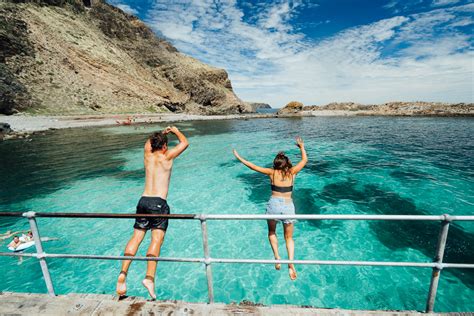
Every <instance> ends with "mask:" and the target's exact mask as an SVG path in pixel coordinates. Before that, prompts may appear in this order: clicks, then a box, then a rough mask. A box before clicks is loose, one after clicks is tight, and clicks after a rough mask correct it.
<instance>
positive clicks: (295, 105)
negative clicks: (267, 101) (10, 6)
mask: <svg viewBox="0 0 474 316" xmlns="http://www.w3.org/2000/svg"><path fill="white" fill-rule="evenodd" d="M303 106H304V105H303V103H301V102H298V101H291V102H289V103H288V104H287V105H285V106H284V107H282V108H281V109H280V110H278V112H277V114H278V115H288V114H298V113H299V112H300V111H302V110H303Z"/></svg>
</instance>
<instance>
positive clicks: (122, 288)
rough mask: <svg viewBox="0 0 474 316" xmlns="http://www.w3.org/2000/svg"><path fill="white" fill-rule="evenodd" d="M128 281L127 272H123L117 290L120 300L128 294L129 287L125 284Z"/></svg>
mask: <svg viewBox="0 0 474 316" xmlns="http://www.w3.org/2000/svg"><path fill="white" fill-rule="evenodd" d="M126 279H127V273H126V272H125V271H121V272H120V274H119V277H118V280H117V290H116V291H117V295H118V296H119V298H120V297H122V296H125V294H127V285H126V284H125V280H126Z"/></svg>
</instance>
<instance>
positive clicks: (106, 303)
mask: <svg viewBox="0 0 474 316" xmlns="http://www.w3.org/2000/svg"><path fill="white" fill-rule="evenodd" d="M0 315H2V316H3V315H5V316H6V315H41V316H48V315H180V316H185V315H193V316H199V315H212V316H221V315H291V316H300V315H301V316H307V315H321V316H323V315H324V316H362V315H369V316H376V315H377V316H378V315H380V316H389V315H390V316H401V315H406V316H412V315H420V316H421V315H452V316H455V315H456V316H461V315H474V313H443V314H437V313H434V314H425V313H419V312H412V311H356V310H341V309H320V308H306V307H298V306H291V305H275V306H252V305H250V304H244V305H242V304H241V305H233V304H231V305H226V304H210V305H209V304H204V303H186V302H182V301H155V302H152V301H147V300H145V299H144V298H141V297H128V298H126V299H124V300H121V301H117V299H116V298H115V297H114V296H112V295H103V294H68V295H60V296H56V297H50V296H48V295H46V294H29V293H10V292H4V293H0Z"/></svg>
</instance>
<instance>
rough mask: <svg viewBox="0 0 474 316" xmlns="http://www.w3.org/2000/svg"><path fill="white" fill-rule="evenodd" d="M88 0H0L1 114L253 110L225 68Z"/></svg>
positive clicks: (115, 10) (117, 11) (97, 1)
mask: <svg viewBox="0 0 474 316" xmlns="http://www.w3.org/2000/svg"><path fill="white" fill-rule="evenodd" d="M84 4H86V5H84ZM88 5H89V1H81V0H30V1H28V0H11V1H2V2H0V113H2V114H13V113H17V112H27V113H41V114H90V113H139V112H141V113H144V112H145V113H146V112H170V111H171V112H190V113H202V114H226V113H243V112H252V107H251V106H250V105H249V104H247V103H245V102H243V101H241V100H240V99H239V98H238V97H237V96H236V95H235V94H234V92H233V90H232V85H231V82H230V80H229V78H228V75H227V72H226V71H225V70H223V69H217V68H214V67H211V66H208V65H206V64H203V63H201V62H199V61H198V60H196V59H193V58H191V57H188V56H185V55H183V54H181V53H180V52H178V51H177V50H176V48H174V47H173V46H172V45H171V44H169V43H168V42H166V41H165V40H163V39H160V38H158V37H156V35H155V34H154V33H153V32H152V31H151V30H150V29H149V28H148V27H146V26H145V25H144V24H143V22H141V21H140V20H138V19H137V18H136V17H134V16H131V15H129V14H126V13H124V12H123V11H121V10H120V9H118V8H115V7H113V6H111V5H109V4H107V3H105V2H104V1H103V0H93V1H92V3H91V5H90V7H89V6H88Z"/></svg>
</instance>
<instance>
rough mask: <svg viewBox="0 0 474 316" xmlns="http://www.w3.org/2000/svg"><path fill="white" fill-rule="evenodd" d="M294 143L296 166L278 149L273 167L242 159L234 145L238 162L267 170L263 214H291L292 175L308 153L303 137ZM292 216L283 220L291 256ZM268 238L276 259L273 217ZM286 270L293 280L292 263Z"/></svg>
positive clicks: (303, 164) (292, 210)
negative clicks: (268, 191)
mask: <svg viewBox="0 0 474 316" xmlns="http://www.w3.org/2000/svg"><path fill="white" fill-rule="evenodd" d="M296 145H297V146H298V147H299V148H300V151H301V161H300V162H298V164H296V165H295V166H293V165H292V164H291V161H290V159H289V158H288V157H287V156H286V155H285V153H283V152H279V153H278V154H277V155H276V157H275V159H274V160H273V168H263V167H259V166H257V165H255V164H253V163H251V162H250V161H247V160H245V159H244V158H242V157H240V155H239V154H238V153H237V151H236V150H235V149H234V151H233V152H234V155H235V157H237V159H238V160H240V162H242V163H243V164H244V165H246V166H247V167H249V168H250V169H252V170H255V171H257V172H260V173H263V174H266V175H267V176H268V177H269V178H270V184H271V189H272V196H271V197H270V200H269V201H268V204H267V212H266V214H270V215H294V214H295V206H294V204H293V200H292V198H291V194H292V192H293V184H294V181H295V177H296V175H297V174H298V172H300V171H301V169H303V167H304V166H305V165H306V163H307V162H308V157H307V155H306V150H305V148H304V143H303V139H301V137H297V138H296ZM294 222H295V221H294V220H283V229H284V235H285V242H286V249H287V251H288V259H289V260H293V259H294V252H295V244H294V241H293V229H294ZM267 223H268V240H269V241H270V246H271V247H272V250H273V255H274V256H275V259H277V260H279V259H280V255H279V253H278V238H277V236H276V226H277V221H276V220H268V221H267ZM280 268H281V266H280V264H278V263H277V264H276V265H275V269H277V270H280ZM288 269H289V274H290V278H291V280H296V278H297V274H296V269H295V266H294V265H293V264H289V265H288Z"/></svg>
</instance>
